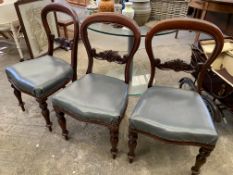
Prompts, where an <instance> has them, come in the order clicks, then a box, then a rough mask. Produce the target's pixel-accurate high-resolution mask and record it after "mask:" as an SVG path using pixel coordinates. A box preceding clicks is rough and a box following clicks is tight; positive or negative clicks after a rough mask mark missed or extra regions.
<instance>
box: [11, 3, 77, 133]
mask: <svg viewBox="0 0 233 175" xmlns="http://www.w3.org/2000/svg"><path fill="white" fill-rule="evenodd" d="M18 2H21V1H18ZM23 2H24V3H25V2H26V1H23ZM50 12H63V13H66V14H67V15H69V16H70V17H71V18H72V19H73V23H74V33H75V38H74V44H73V49H72V52H71V64H72V67H73V69H74V75H73V77H72V80H73V81H74V80H76V79H77V42H76V41H75V40H76V39H78V37H77V36H78V35H79V22H78V16H77V14H76V13H75V12H74V11H73V10H72V9H70V8H68V7H65V6H62V5H61V4H58V3H51V4H49V5H47V6H46V7H44V8H43V9H42V12H41V16H42V22H43V25H44V28H45V32H46V35H47V37H48V45H49V47H48V53H47V54H48V55H53V45H54V44H53V42H54V35H53V34H52V33H51V30H50V28H49V24H48V21H47V15H48V14H49V13H50ZM74 48H75V49H74ZM32 61H33V60H32ZM22 64H23V63H22ZM41 66H43V65H41ZM8 80H9V82H10V84H11V87H12V88H13V89H14V94H15V96H16V98H17V100H18V102H19V106H20V107H21V109H22V111H25V108H24V102H23V101H22V96H21V93H22V92H23V93H26V94H28V95H30V96H33V97H34V98H35V99H36V101H37V102H38V103H39V107H40V109H41V114H42V116H43V117H44V119H45V122H46V127H47V128H48V129H49V131H52V122H51V121H50V117H49V115H50V113H49V110H48V105H47V102H46V101H47V99H48V97H49V96H50V95H52V94H53V93H55V92H56V91H58V90H59V89H61V88H64V87H65V85H66V84H67V83H69V82H70V81H71V79H68V80H67V81H65V82H63V83H62V84H61V85H60V86H59V87H52V90H51V91H50V92H49V93H48V94H46V95H43V96H41V97H36V96H34V95H33V94H30V93H28V92H25V91H24V90H22V89H21V88H20V87H19V86H17V84H16V83H14V82H13V81H12V80H11V79H8Z"/></svg>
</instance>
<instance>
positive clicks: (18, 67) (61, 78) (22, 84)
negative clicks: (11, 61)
mask: <svg viewBox="0 0 233 175" xmlns="http://www.w3.org/2000/svg"><path fill="white" fill-rule="evenodd" d="M6 74H7V77H8V79H9V80H10V82H12V83H13V84H14V85H15V86H16V87H17V88H19V89H20V90H22V91H24V92H26V93H28V94H31V95H32V96H35V97H38V98H40V97H43V96H47V95H50V94H51V93H53V92H55V91H56V90H57V89H59V88H61V87H62V86H64V84H65V83H66V82H68V81H69V80H71V79H72V75H73V69H72V68H71V66H70V64H68V63H66V62H65V61H63V60H61V59H59V58H55V57H52V56H49V55H46V56H42V57H40V58H36V59H33V60H29V61H24V62H21V63H17V64H15V65H13V66H9V67H7V68H6Z"/></svg>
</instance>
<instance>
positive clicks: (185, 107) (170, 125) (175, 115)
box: [129, 86, 218, 145]
mask: <svg viewBox="0 0 233 175" xmlns="http://www.w3.org/2000/svg"><path fill="white" fill-rule="evenodd" d="M129 122H130V127H131V128H133V129H137V130H140V131H144V132H146V133H149V134H152V135H155V136H158V137H160V138H162V139H166V140H169V141H180V142H195V143H200V144H210V145H214V144H215V143H216V141H217V138H218V135H217V132H216V130H215V127H214V124H213V122H212V119H211V116H210V114H209V112H208V110H207V107H206V105H205V103H204V102H203V100H202V98H201V96H200V95H199V94H198V93H197V92H194V91H187V90H182V89H176V88H169V87H159V86H155V87H151V88H149V89H148V90H147V91H146V92H145V93H144V95H143V96H142V97H141V98H140V100H139V102H138V104H137V105H136V107H135V109H134V112H133V114H132V116H131V117H130V120H129Z"/></svg>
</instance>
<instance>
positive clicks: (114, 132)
mask: <svg viewBox="0 0 233 175" xmlns="http://www.w3.org/2000/svg"><path fill="white" fill-rule="evenodd" d="M118 135H119V126H117V127H112V128H110V142H111V145H112V148H111V153H112V158H113V159H115V158H116V155H117V152H118V149H117V144H118V140H119V139H118Z"/></svg>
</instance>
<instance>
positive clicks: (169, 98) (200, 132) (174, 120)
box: [128, 19, 223, 175]
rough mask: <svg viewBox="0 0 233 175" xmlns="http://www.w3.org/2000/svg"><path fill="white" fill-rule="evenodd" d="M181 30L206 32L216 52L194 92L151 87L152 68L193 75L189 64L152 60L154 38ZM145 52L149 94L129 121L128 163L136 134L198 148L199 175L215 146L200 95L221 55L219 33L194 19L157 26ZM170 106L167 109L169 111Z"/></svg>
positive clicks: (148, 37) (196, 171) (194, 171)
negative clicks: (210, 70)
mask: <svg viewBox="0 0 233 175" xmlns="http://www.w3.org/2000/svg"><path fill="white" fill-rule="evenodd" d="M172 29H183V30H195V31H201V32H205V33H206V34H209V35H211V36H212V37H213V39H214V40H215V42H216V45H215V48H214V50H213V52H212V55H211V56H210V57H209V59H208V60H207V61H206V62H205V63H204V64H203V65H202V66H201V71H200V73H199V76H198V80H197V91H192V90H184V89H178V88H174V87H162V86H153V87H152V84H153V81H154V75H155V68H158V69H162V70H167V69H168V70H175V71H182V70H185V71H193V69H192V67H191V65H190V64H188V63H186V62H184V61H182V60H180V59H177V60H170V61H167V62H163V63H162V61H161V60H160V59H158V58H157V59H155V57H154V55H153V51H152V38H153V36H154V35H155V34H156V33H158V32H161V31H163V30H172ZM145 46H146V51H147V54H148V56H149V59H150V64H151V77H150V80H149V83H148V90H147V91H146V92H145V93H144V94H143V95H142V97H141V98H140V99H139V101H138V103H137V105H136V107H135V109H134V111H133V113H132V115H131V117H130V119H129V142H128V145H129V153H128V158H129V162H133V159H134V157H135V152H134V151H135V148H136V145H137V137H138V133H141V134H144V135H147V136H149V137H152V138H155V139H158V140H161V141H164V142H168V143H172V144H180V145H193V146H199V147H201V148H200V151H199V154H198V156H197V158H196V163H195V165H194V166H193V167H192V175H195V174H199V173H200V167H201V166H202V165H203V164H204V163H205V161H206V157H208V156H209V155H210V153H211V151H213V149H214V147H215V144H216V142H217V138H218V135H217V132H216V130H215V127H214V124H213V122H212V119H211V116H210V114H209V112H208V109H207V107H206V105H205V103H204V101H203V100H202V98H201V96H200V94H199V93H201V91H202V84H203V78H204V76H205V73H206V71H207V69H209V68H210V65H211V63H212V62H213V61H214V59H215V58H216V57H217V56H218V55H219V54H220V53H221V50H222V47H223V35H222V32H221V31H220V30H219V29H218V28H217V27H216V26H215V25H213V24H211V23H209V22H206V21H202V20H196V19H169V20H164V21H161V22H159V23H158V24H157V25H155V26H154V27H153V28H152V29H151V30H150V31H149V32H148V33H147V35H146V40H145ZM168 106H169V107H168Z"/></svg>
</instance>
